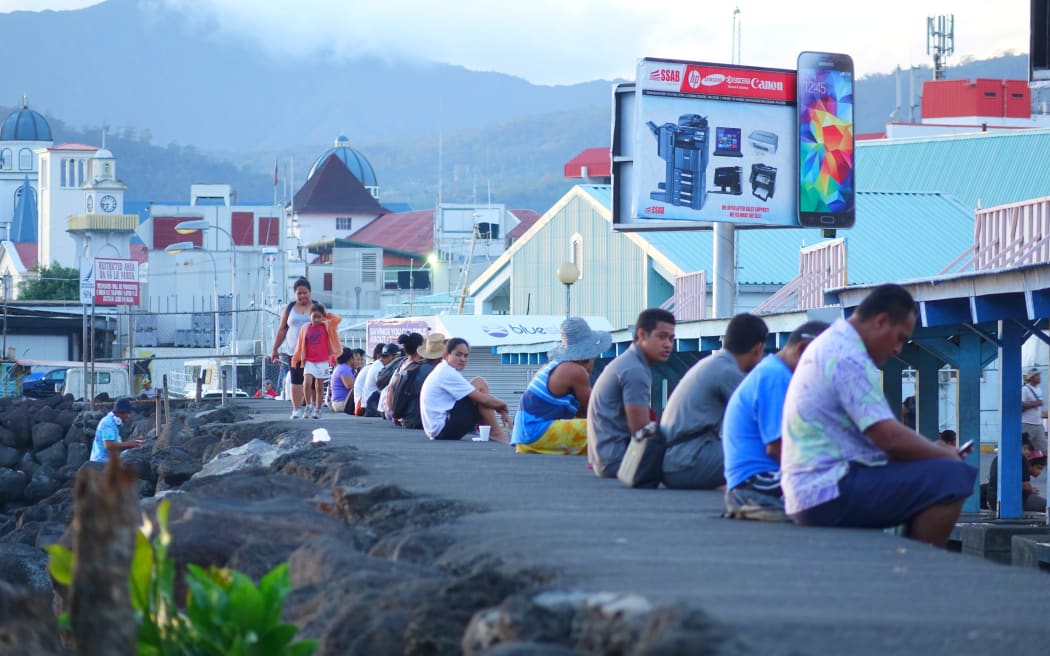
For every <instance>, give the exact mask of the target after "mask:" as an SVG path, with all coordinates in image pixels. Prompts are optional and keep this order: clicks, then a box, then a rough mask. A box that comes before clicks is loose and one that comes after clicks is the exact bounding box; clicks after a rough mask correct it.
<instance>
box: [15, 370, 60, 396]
mask: <svg viewBox="0 0 1050 656" xmlns="http://www.w3.org/2000/svg"><path fill="white" fill-rule="evenodd" d="M65 385H66V370H65V369H52V370H51V371H48V372H45V373H44V374H43V375H42V376H40V377H38V378H31V379H28V380H23V381H22V396H28V397H30V398H34V399H42V398H46V397H49V396H54V395H55V394H58V393H59V392H61V391H62V388H63V387H65Z"/></svg>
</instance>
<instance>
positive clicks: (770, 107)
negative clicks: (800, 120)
mask: <svg viewBox="0 0 1050 656" xmlns="http://www.w3.org/2000/svg"><path fill="white" fill-rule="evenodd" d="M795 84H796V73H795V71H792V70H785V69H771V68H756V67H749V66H734V65H729V64H711V63H704V62H689V61H678V60H666V59H650V58H646V59H642V60H640V61H639V63H638V77H637V81H636V82H635V83H634V84H633V85H621V87H620V88H617V90H616V91H615V92H614V105H615V106H614V110H613V153H612V159H613V195H614V199H613V227H614V228H615V229H618V230H669V229H670V230H673V229H686V230H696V229H704V228H711V227H712V225H713V224H714V223H717V222H725V223H732V224H734V225H736V226H737V227H744V228H746V227H756V228H765V227H770V226H784V227H796V226H798V207H797V197H798V189H797V187H798V162H797V155H796V147H797V142H798V136H797V127H796V126H797V113H796V107H795V103H796V93H795V92H796V88H795Z"/></svg>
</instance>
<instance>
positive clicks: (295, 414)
mask: <svg viewBox="0 0 1050 656" xmlns="http://www.w3.org/2000/svg"><path fill="white" fill-rule="evenodd" d="M302 416H303V415H302V412H301V411H300V409H299V408H296V409H295V410H292V419H300V418H301V417H302Z"/></svg>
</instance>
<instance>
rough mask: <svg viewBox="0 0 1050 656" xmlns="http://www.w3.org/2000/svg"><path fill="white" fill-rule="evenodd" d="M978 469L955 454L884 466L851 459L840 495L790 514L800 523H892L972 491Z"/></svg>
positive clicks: (859, 525)
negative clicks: (951, 457) (956, 458)
mask: <svg viewBox="0 0 1050 656" xmlns="http://www.w3.org/2000/svg"><path fill="white" fill-rule="evenodd" d="M976 479H977V469H976V468H974V467H971V466H970V465H968V464H966V463H965V462H961V461H958V460H945V459H933V460H909V461H907V462H891V463H889V464H886V465H884V466H882V467H867V466H865V465H861V464H858V463H855V462H853V463H850V466H849V472H848V473H847V474H846V475H845V476H843V477H842V478H841V479H840V480H839V496H838V497H836V498H835V499H832V500H831V501H828V502H825V503H822V504H820V505H819V506H814V507H812V508H807V509H806V510H803V511H802V512H800V513H798V514H795V515H792V516H791V519H792V520H794V522H795V523H796V524H800V525H802V526H842V527H852V528H890V527H891V526H899V525H900V524H907V523H908V522H910V521H911V519H912V518H913V517H915V515H917V514H919V513H920V512H922V511H923V510H926V509H927V508H929V507H930V506H934V505H938V504H942V503H953V502H957V501H962V500H963V499H966V498H967V497H969V496H970V495H971V494H973V483H974V481H975V480H976Z"/></svg>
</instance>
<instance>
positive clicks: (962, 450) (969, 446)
mask: <svg viewBox="0 0 1050 656" xmlns="http://www.w3.org/2000/svg"><path fill="white" fill-rule="evenodd" d="M972 450H973V440H967V442H966V443H965V444H963V445H962V446H961V447H959V451H958V452H959V455H961V456H964V455H966V454H967V453H969V452H970V451H972Z"/></svg>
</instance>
